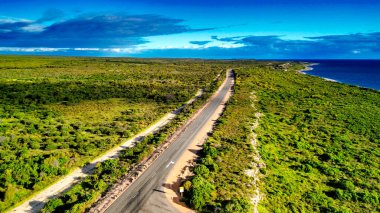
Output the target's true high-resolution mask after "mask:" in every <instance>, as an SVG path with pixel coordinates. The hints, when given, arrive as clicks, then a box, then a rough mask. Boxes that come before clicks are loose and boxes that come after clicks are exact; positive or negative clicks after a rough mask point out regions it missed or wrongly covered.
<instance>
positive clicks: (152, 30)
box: [0, 11, 208, 48]
mask: <svg viewBox="0 0 380 213" xmlns="http://www.w3.org/2000/svg"><path fill="white" fill-rule="evenodd" d="M60 17H62V14H52V12H51V11H50V12H46V13H45V14H44V16H43V17H42V18H41V19H39V20H37V21H29V20H0V47H47V48H76V47H82V48H115V47H117V48H122V47H131V46H134V45H138V44H144V43H147V41H146V40H145V37H149V36H158V35H169V34H178V33H184V32H195V31H203V30H208V29H192V28H189V27H188V26H186V25H184V24H182V22H183V20H181V19H173V18H166V17H162V16H159V15H112V14H111V15H86V16H81V17H77V18H73V19H69V20H65V21H62V22H56V23H54V24H52V25H49V26H43V25H41V24H40V23H41V22H45V21H52V20H55V19H57V18H60Z"/></svg>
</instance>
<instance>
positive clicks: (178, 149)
mask: <svg viewBox="0 0 380 213" xmlns="http://www.w3.org/2000/svg"><path fill="white" fill-rule="evenodd" d="M233 77H234V76H233V72H232V70H229V71H228V73H227V78H226V81H225V82H224V83H223V85H222V86H221V89H220V90H218V91H217V93H216V94H215V95H214V96H213V98H212V99H211V100H210V101H209V102H208V104H207V105H206V107H204V108H203V109H202V110H201V111H200V112H199V113H198V114H197V115H196V117H195V118H194V119H193V121H192V122H191V123H190V124H188V126H187V127H186V129H185V130H184V131H183V132H182V133H181V134H180V135H179V136H178V137H177V138H176V139H175V140H174V141H173V142H172V143H171V145H170V146H169V148H167V149H166V150H165V151H164V152H163V153H162V154H161V155H160V156H159V157H158V158H157V159H156V161H155V162H154V163H153V164H152V165H151V166H150V167H149V168H147V169H146V170H145V172H144V173H143V174H142V175H141V176H140V177H139V178H138V179H136V180H135V182H134V183H132V185H130V186H129V187H128V189H127V190H126V191H125V192H123V193H122V194H121V195H120V196H119V197H118V199H116V200H115V202H114V203H113V204H112V205H111V206H110V207H108V209H107V210H106V211H105V212H107V213H119V212H120V213H121V212H122V213H124V212H128V213H129V212H131V213H132V212H133V213H135V212H138V211H139V210H140V209H141V207H142V206H143V205H144V204H145V202H146V201H147V200H148V198H149V197H150V196H151V195H152V192H154V191H160V187H161V185H162V183H164V181H165V178H166V176H167V175H168V174H169V172H170V170H171V169H172V167H173V165H174V163H175V162H176V161H177V160H178V159H179V158H180V157H181V155H182V154H183V153H184V151H185V150H186V148H187V147H188V146H189V145H190V144H191V142H192V141H193V140H194V138H195V136H196V135H197V133H198V131H200V130H201V129H202V127H203V126H204V125H205V124H206V123H207V121H209V120H210V119H211V117H212V115H213V114H214V112H215V111H216V110H217V108H218V106H219V105H220V104H221V103H222V101H223V99H224V97H225V96H226V94H227V92H228V91H229V90H230V89H231V86H232V82H233ZM157 208H159V206H158V207H157ZM152 212H154V210H152Z"/></svg>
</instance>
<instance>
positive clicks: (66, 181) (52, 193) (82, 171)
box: [9, 91, 202, 213]
mask: <svg viewBox="0 0 380 213" xmlns="http://www.w3.org/2000/svg"><path fill="white" fill-rule="evenodd" d="M201 94H202V92H201V91H198V93H197V94H196V95H195V97H196V96H199V95H201ZM195 97H193V98H192V99H190V100H189V101H188V102H187V103H186V104H190V103H192V102H193V101H194V100H195ZM182 107H183V106H181V107H180V108H178V109H176V110H174V111H173V112H170V113H168V114H166V115H165V116H164V117H162V118H161V119H160V120H159V121H157V122H156V123H154V124H152V125H151V126H149V127H148V128H147V129H145V130H144V131H143V132H141V133H139V134H137V135H135V136H134V137H133V138H131V139H129V140H127V141H125V142H124V143H122V144H121V145H119V146H117V147H115V148H112V149H111V150H109V151H107V152H106V153H105V154H104V155H102V156H100V157H98V158H96V159H94V160H93V161H92V162H91V163H90V164H88V165H86V166H84V167H82V168H78V169H75V170H74V171H73V172H71V173H70V174H68V175H67V176H65V177H63V178H62V179H61V180H59V181H58V182H56V183H54V184H52V185H51V186H49V187H48V188H46V189H44V190H42V191H41V192H39V193H37V194H36V195H35V196H33V197H31V198H30V199H28V200H26V201H25V202H24V203H22V204H21V205H19V206H17V207H16V208H14V209H12V210H9V212H12V213H17V212H28V213H37V212H39V211H40V210H41V209H42V208H43V207H44V205H45V203H46V202H47V200H48V199H51V198H54V197H56V196H57V195H59V194H60V193H62V192H64V191H65V190H67V189H69V188H70V187H71V186H73V184H75V183H77V182H78V181H79V180H81V179H82V178H84V177H86V176H87V175H89V174H91V173H92V172H93V169H94V168H95V166H96V164H97V163H99V162H103V161H105V160H107V159H111V158H116V157H117V156H118V155H119V154H120V151H121V150H123V149H125V148H127V147H131V146H134V144H135V143H138V142H139V141H140V140H141V139H142V138H144V136H146V135H149V134H151V133H153V132H155V131H158V130H159V129H161V128H162V127H164V126H165V125H166V124H167V123H168V122H170V120H172V119H173V118H175V117H176V116H177V114H178V112H180V111H181V109H182Z"/></svg>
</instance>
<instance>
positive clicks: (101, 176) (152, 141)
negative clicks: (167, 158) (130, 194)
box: [42, 76, 224, 213]
mask: <svg viewBox="0 0 380 213" xmlns="http://www.w3.org/2000/svg"><path fill="white" fill-rule="evenodd" d="M223 77H224V76H222V77H220V78H218V79H215V81H213V83H212V84H211V85H210V86H209V87H208V88H207V89H206V90H205V92H204V93H203V94H202V96H201V97H199V98H198V99H196V100H195V102H193V103H192V104H190V105H186V106H185V107H184V108H183V109H182V110H181V112H180V114H178V115H177V116H176V117H175V118H174V119H173V120H172V121H171V122H170V123H169V124H167V125H166V126H165V127H163V128H162V129H161V130H160V131H158V132H156V133H154V134H150V135H148V136H146V137H145V138H144V139H143V140H142V141H141V142H139V143H137V144H136V145H135V146H133V147H130V148H126V149H124V150H122V152H121V154H120V156H119V157H118V158H116V159H111V160H106V161H104V162H102V163H100V164H98V165H97V167H96V169H95V171H94V173H93V174H92V175H90V176H87V177H86V178H85V179H84V180H82V181H81V182H80V183H78V184H75V185H74V186H73V187H72V188H70V189H69V190H68V191H66V192H64V193H63V194H62V195H60V196H59V197H57V198H54V199H51V200H50V201H49V202H48V203H47V204H46V205H45V206H44V208H43V209H42V212H78V213H79V212H85V211H86V209H89V208H90V207H91V205H92V204H93V203H95V202H96V201H97V200H98V199H99V198H100V197H101V195H102V194H103V193H106V192H107V189H109V188H110V187H111V186H112V184H114V183H115V182H116V181H117V180H118V179H120V178H121V177H122V176H123V175H124V174H125V173H127V172H129V171H130V169H131V168H132V167H133V166H134V165H136V164H137V163H140V162H141V161H142V160H144V159H145V158H147V157H148V156H149V155H151V154H152V153H153V151H154V150H155V149H156V148H157V147H158V146H159V145H161V144H162V143H163V142H166V141H167V139H168V138H169V137H170V136H171V135H172V134H173V133H174V132H175V131H176V130H177V129H178V127H180V126H181V125H182V124H183V123H185V122H186V120H187V119H188V118H189V117H190V116H191V115H192V114H193V113H194V112H195V111H196V110H197V109H199V107H200V106H201V105H202V104H203V103H204V102H205V101H206V100H207V99H208V97H209V96H210V95H212V93H213V92H214V91H215V89H217V88H218V87H219V85H220V83H221V82H222V80H223Z"/></svg>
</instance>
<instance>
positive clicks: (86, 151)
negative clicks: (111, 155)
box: [0, 56, 225, 211]
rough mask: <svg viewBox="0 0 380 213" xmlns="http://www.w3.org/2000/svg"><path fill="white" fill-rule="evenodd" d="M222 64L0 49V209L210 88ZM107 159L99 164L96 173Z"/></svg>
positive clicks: (52, 180) (105, 166)
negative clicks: (32, 53)
mask: <svg viewBox="0 0 380 213" xmlns="http://www.w3.org/2000/svg"><path fill="white" fill-rule="evenodd" d="M224 70H225V64H223V63H221V62H208V63H205V61H200V60H199V61H197V60H145V59H121V58H120V59H119V58H68V57H67V58H66V57H65V58H64V57H33V56H23V57H19V56H1V57H0V91H1V93H0V211H4V210H6V209H9V208H10V207H11V206H13V205H14V204H16V203H18V202H20V201H22V200H23V199H25V198H26V197H28V196H30V195H31V194H32V193H34V192H35V191H38V190H41V189H43V188H45V187H46V186H47V185H49V184H51V183H53V182H54V181H56V180H57V178H59V177H61V176H62V175H65V174H67V173H68V172H69V171H70V170H71V169H73V168H75V167H78V166H82V165H84V164H86V163H87V162H89V161H90V160H91V159H93V158H94V157H96V156H98V155H99V154H101V153H103V152H105V151H106V150H108V149H110V148H111V147H113V146H115V145H117V144H119V143H120V142H121V141H122V140H123V139H125V138H128V137H130V136H132V135H133V134H136V133H137V132H139V131H141V130H142V129H143V128H145V127H147V126H148V125H149V124H151V123H153V122H154V121H155V120H157V119H158V118H159V117H161V116H162V115H164V114H165V113H167V112H169V111H170V110H172V109H174V108H176V107H178V106H180V105H181V104H182V103H183V102H184V101H187V100H188V99H189V98H190V97H192V96H193V95H194V94H195V93H196V91H197V90H198V89H200V88H203V89H208V90H209V89H210V88H211V82H212V81H213V79H214V78H215V77H216V76H217V75H218V74H220V73H221V72H222V71H224ZM113 164H114V162H113V163H111V165H113ZM108 167H109V165H108V164H107V165H104V167H103V165H100V166H99V168H101V170H102V171H100V173H101V174H103V173H107V172H108V170H107V168H108ZM98 172H99V171H98ZM115 177H116V176H115ZM110 178H111V177H110ZM99 184H100V185H99V188H102V187H104V186H102V183H99Z"/></svg>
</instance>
